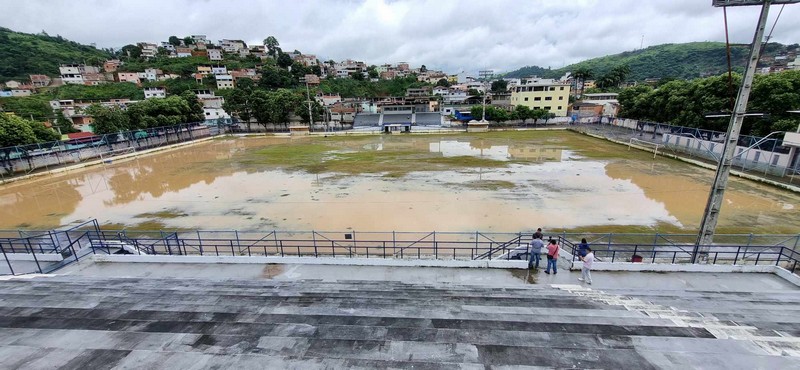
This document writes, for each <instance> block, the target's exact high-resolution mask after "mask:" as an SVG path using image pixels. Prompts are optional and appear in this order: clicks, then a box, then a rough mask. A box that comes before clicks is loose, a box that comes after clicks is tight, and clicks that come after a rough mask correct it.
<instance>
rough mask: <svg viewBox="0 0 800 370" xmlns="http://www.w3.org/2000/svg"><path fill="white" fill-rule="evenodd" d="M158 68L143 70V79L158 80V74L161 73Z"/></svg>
mask: <svg viewBox="0 0 800 370" xmlns="http://www.w3.org/2000/svg"><path fill="white" fill-rule="evenodd" d="M163 74H164V72H162V71H161V70H160V69H157V68H147V69H145V70H144V79H145V80H147V81H158V76H161V75H163Z"/></svg>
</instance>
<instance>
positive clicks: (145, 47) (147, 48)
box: [136, 42, 158, 59]
mask: <svg viewBox="0 0 800 370" xmlns="http://www.w3.org/2000/svg"><path fill="white" fill-rule="evenodd" d="M136 45H138V46H139V47H140V48H142V58H145V59H150V58H155V57H156V55H158V45H156V44H151V43H149V42H140V43H138V44H136Z"/></svg>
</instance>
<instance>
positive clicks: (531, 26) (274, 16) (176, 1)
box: [0, 0, 800, 73]
mask: <svg viewBox="0 0 800 370" xmlns="http://www.w3.org/2000/svg"><path fill="white" fill-rule="evenodd" d="M780 8H781V7H780V6H773V7H772V8H771V12H770V23H769V27H768V28H767V31H769V28H770V27H771V26H772V22H773V21H774V20H775V17H776V16H777V14H778V11H779V10H780ZM0 9H2V12H0V25H2V26H3V27H7V28H10V29H12V30H15V31H21V32H29V33H36V32H40V31H42V30H45V31H47V33H49V34H51V35H56V34H58V35H61V36H63V37H65V38H68V39H71V40H74V41H78V42H81V43H86V44H89V43H95V44H96V45H97V46H98V47H115V48H119V47H121V46H124V45H126V44H130V43H135V42H138V41H151V42H155V41H166V40H167V38H168V37H169V36H170V35H177V36H186V35H190V34H205V35H207V36H208V37H209V38H210V39H211V40H214V41H217V40H220V39H223V38H229V39H243V40H245V41H246V42H248V43H261V42H262V40H263V39H264V38H266V37H267V36H270V35H272V36H275V37H276V38H277V39H278V41H279V42H280V44H281V47H283V49H284V50H286V51H292V50H295V49H298V50H300V51H302V52H304V53H310V54H316V55H317V57H319V58H325V59H326V60H327V59H334V60H341V59H345V58H352V59H357V60H363V61H365V62H367V63H369V64H381V63H394V62H399V61H407V62H409V63H411V64H412V65H413V66H418V65H420V64H425V65H426V66H427V67H428V68H436V69H444V70H445V71H447V72H450V73H456V72H460V71H461V70H466V71H475V70H478V69H483V68H490V69H495V70H496V71H498V72H499V71H509V70H513V69H516V68H519V67H522V66H526V65H539V66H543V67H548V66H549V67H553V68H559V67H562V66H564V65H567V64H570V63H574V62H578V61H581V60H584V59H588V58H592V57H598V56H603V55H608V54H615V53H619V52H622V51H626V50H632V49H637V48H639V46H640V44H641V43H642V36H644V46H645V47H647V46H651V45H658V44H663V43H680V42H690V41H724V40H725V34H724V27H723V16H722V9H719V8H713V7H712V6H711V0H647V1H642V0H606V1H600V0H550V1H543V0H540V1H523V0H491V1H486V0H459V1H456V0H430V1H424V0H393V1H389V0H363V1H357V0H318V1H317V0H294V1H289V0H283V1H266V0H260V1H249V0H130V1H128V0H125V1H122V0H80V1H75V0H0ZM759 9H760V8H759V7H737V8H730V9H729V10H728V23H729V26H730V32H731V41H732V42H737V43H749V42H750V41H751V40H752V34H753V31H754V28H755V22H756V20H757V18H758V11H759ZM799 19H800V4H797V5H787V6H786V8H785V9H784V10H783V14H782V15H781V17H780V20H779V22H778V23H777V27H775V31H774V34H773V39H772V40H773V41H777V42H781V43H785V44H791V43H798V42H800V26H799V25H800V22H798V20H799Z"/></svg>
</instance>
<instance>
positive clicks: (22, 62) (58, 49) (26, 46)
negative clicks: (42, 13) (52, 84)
mask: <svg viewBox="0 0 800 370" xmlns="http://www.w3.org/2000/svg"><path fill="white" fill-rule="evenodd" d="M109 57H110V54H109V53H108V52H106V51H103V50H98V49H96V48H94V47H92V46H88V45H81V44H79V43H77V42H74V41H69V40H67V39H64V38H63V37H61V36H49V35H46V34H39V35H32V34H28V33H21V32H14V31H11V30H9V29H7V28H2V27H0V81H7V80H12V79H24V80H27V79H28V75H30V74H46V75H49V76H56V75H58V65H59V63H68V62H82V63H84V62H85V63H88V64H98V63H102V62H103V61H105V60H106V59H108V58H109Z"/></svg>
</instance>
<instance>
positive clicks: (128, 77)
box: [117, 72, 142, 85]
mask: <svg viewBox="0 0 800 370" xmlns="http://www.w3.org/2000/svg"><path fill="white" fill-rule="evenodd" d="M117 81H118V82H133V83H135V84H137V85H138V84H140V83H142V80H141V79H140V78H139V73H138V72H117Z"/></svg>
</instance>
